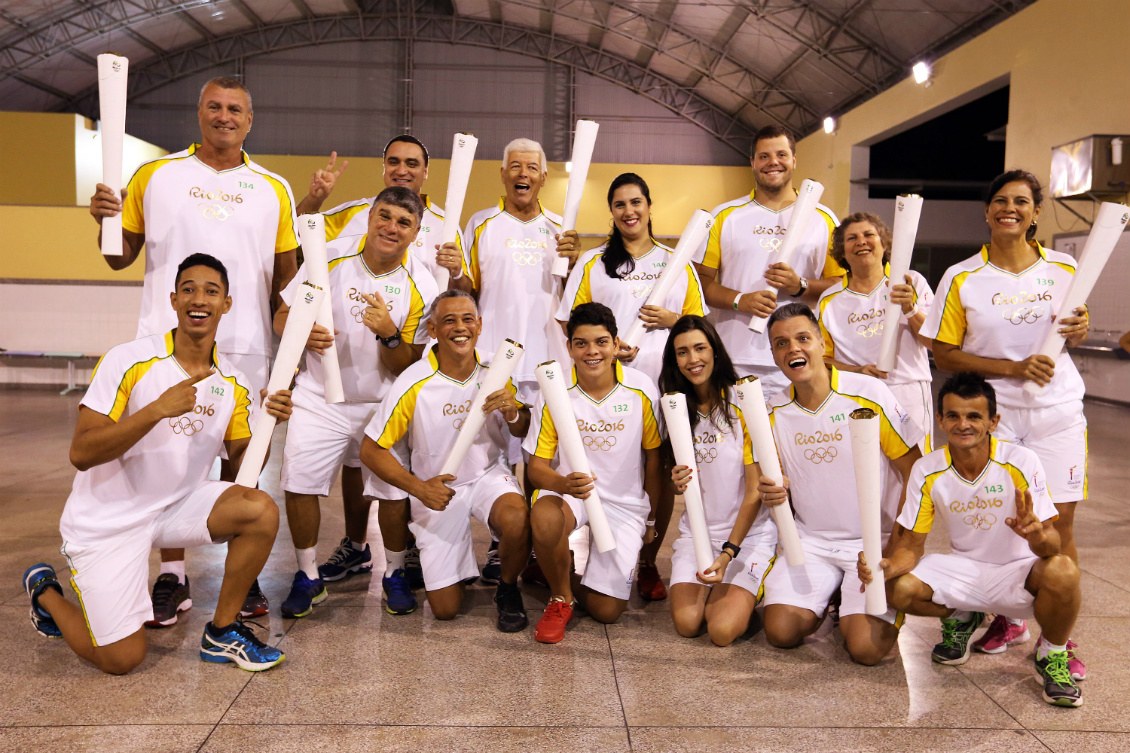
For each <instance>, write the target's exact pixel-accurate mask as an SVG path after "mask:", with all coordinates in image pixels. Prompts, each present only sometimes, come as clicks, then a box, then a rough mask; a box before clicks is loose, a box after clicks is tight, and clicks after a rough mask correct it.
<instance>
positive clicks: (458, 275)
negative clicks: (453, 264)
mask: <svg viewBox="0 0 1130 753" xmlns="http://www.w3.org/2000/svg"><path fill="white" fill-rule="evenodd" d="M462 279H463V268H462V267H460V268H459V274H457V275H455V276H454V277H452V278H451V281H452V282H455V281H456V280H462Z"/></svg>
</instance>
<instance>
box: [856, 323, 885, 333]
mask: <svg viewBox="0 0 1130 753" xmlns="http://www.w3.org/2000/svg"><path fill="white" fill-rule="evenodd" d="M855 332H856V334H858V335H859V336H860V337H875V335H878V334H881V333H882V332H883V320H882V319H879V320H877V321H873V322H867V323H866V324H860V325H859V326H858V327H856V328H855Z"/></svg>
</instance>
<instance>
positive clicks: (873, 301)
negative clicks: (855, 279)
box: [817, 270, 934, 384]
mask: <svg viewBox="0 0 1130 753" xmlns="http://www.w3.org/2000/svg"><path fill="white" fill-rule="evenodd" d="M908 274H909V275H910V277H911V279H912V280H913V281H914V293H915V297H916V302H917V304H918V308H919V309H920V310H922V311H923V312H925V313H927V314H928V313H929V311H930V303H931V302H932V301H933V300H934V294H933V292H932V291H931V290H930V285H929V283H927V282H926V278H925V277H923V276H922V275H920V274H918V273H917V272H915V271H913V270H911V271H910V272H909V273H908ZM886 281H887V278H886V277H884V281H883V282H881V283H879V285H878V286H877V287H876V288H875V289H874V290H872V291H871V292H870V293H857V292H856V291H854V290H849V289H848V287H847V282H846V280H845V281H841V282H838V283H836V284H835V285H833V286H832V287H830V288H828V289H827V290H825V291H824V294H823V295H821V296H820V303H819V304H818V305H817V316H818V318H819V320H820V331H821V332H822V333H823V334H824V355H825V356H826V357H828V358H834V359H836V360H837V361H840V362H841V363H846V364H849V365H851V366H867V365H868V364H875V363H878V362H879V345H880V343H882V340H883V329H884V327H885V326H886V321H885V319H886V314H887V302H888V301H889V300H890V287H888V285H887V282H886ZM898 328H899V333H898V337H897V338H896V340H895V347H896V348H897V350H896V351H895V354H896V355H895V368H894V369H893V370H892V371H891V373H890V374H889V375H888V376H889V380H890V383H891V384H904V383H906V382H929V381H930V380H931V379H933V376H932V375H931V373H930V357H929V355H927V351H926V348H925V347H924V346H923V345H922V344H921V343H920V342H918V339H917V338H916V337H915V336H914V332H913V331H912V330H911V329H910V325H909V324H907V323H906V317H903V316H899V318H898Z"/></svg>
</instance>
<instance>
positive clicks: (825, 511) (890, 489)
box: [769, 368, 922, 541]
mask: <svg viewBox="0 0 1130 753" xmlns="http://www.w3.org/2000/svg"><path fill="white" fill-rule="evenodd" d="M831 372H832V373H831V379H832V391H831V393H829V395H828V397H827V399H825V400H824V403H823V404H822V405H821V406H820V407H819V408H817V409H816V410H815V411H809V410H807V409H805V408H803V407H801V405H800V404H799V403H798V402H796V397H795V391H794V388H793V387H791V386H790V387H789V389H788V390H786V391H784V392H781V393H779V394H777V395H775V396H774V397H773V398H771V399H770V401H769V403H770V413H769V420H770V422H771V423H772V426H773V438H774V440H775V441H776V443H777V452H778V454H779V455H780V456H781V467H782V470H783V471H784V473H785V475H786V476H788V477H789V492H790V496H791V497H792V502H793V509H794V510H795V511H796V522H797V529H798V530H799V531H800V532H801V535H802V536H803V535H811V536H816V537H817V538H820V539H824V540H831V541H854V540H857V539H860V538H861V537H862V536H863V530H862V528H861V525H860V519H859V501H858V497H857V495H856V489H855V465H854V463H853V461H852V448H851V429H850V428H849V426H848V424H849V423H850V421H851V419H849V418H848V416H849V414H850V413H851V412H852V411H853V410H855V409H857V408H870V409H871V410H873V411H875V412H876V413H878V414H879V418H878V420H879V421H880V424H879V446H880V448H881V449H882V452H881V457H880V462H881V463H882V466H883V467H882V470H881V473H880V476H879V479H880V495H881V496H880V499H881V504H882V527H883V531H884V533H887V532H889V531H890V530H891V528H892V527H893V524H894V519H895V513H896V512H897V510H898V504H899V495H900V494H901V493H902V483H901V481H900V480H899V476H898V472H897V471H895V469H894V467H893V466H892V465H891V461H892V460H896V459H898V458H901V457H902V456H903V455H905V454H906V453H907V452H909V451H910V448H912V447H914V446H915V445H917V444H918V443H919V442H920V441H922V429H921V428H920V427H918V426H917V425H915V423H914V421H913V420H912V419H911V418H910V416H909V415H907V413H906V412H905V411H903V409H902V408H901V407H900V406H899V404H898V401H897V400H895V396H894V395H892V394H891V391H890V389H889V388H888V387H887V386H886V385H885V384H883V382H882V380H879V379H876V378H875V377H870V376H867V375H865V374H852V373H846V372H841V371H839V370H838V369H835V368H833V369H832V370H831ZM872 420H875V419H872Z"/></svg>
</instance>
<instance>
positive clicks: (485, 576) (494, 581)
mask: <svg viewBox="0 0 1130 753" xmlns="http://www.w3.org/2000/svg"><path fill="white" fill-rule="evenodd" d="M479 580H480V581H482V582H483V583H485V584H487V585H488V586H497V585H498V582H499V581H500V580H502V560H501V559H500V558H499V556H498V542H497V541H491V542H490V546H489V547H487V563H486V564H485V565H483V571H482V576H481V577H480V578H479Z"/></svg>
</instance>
